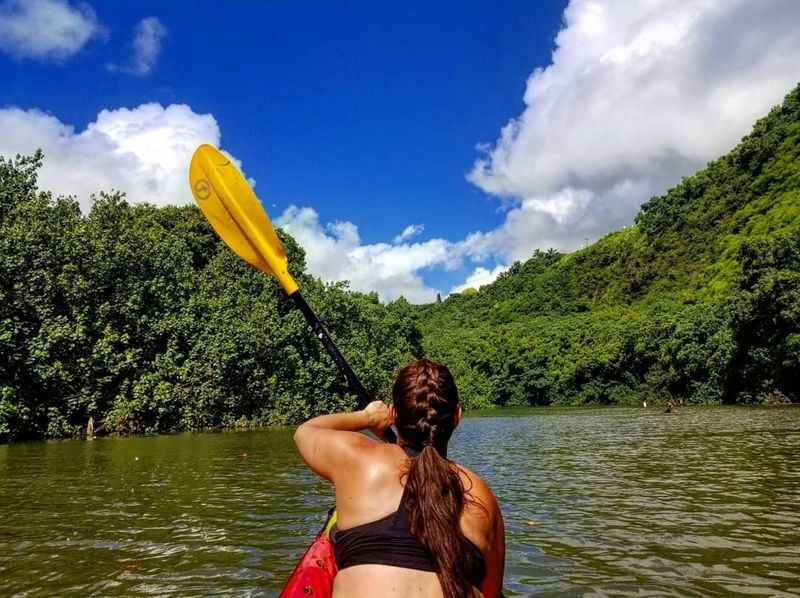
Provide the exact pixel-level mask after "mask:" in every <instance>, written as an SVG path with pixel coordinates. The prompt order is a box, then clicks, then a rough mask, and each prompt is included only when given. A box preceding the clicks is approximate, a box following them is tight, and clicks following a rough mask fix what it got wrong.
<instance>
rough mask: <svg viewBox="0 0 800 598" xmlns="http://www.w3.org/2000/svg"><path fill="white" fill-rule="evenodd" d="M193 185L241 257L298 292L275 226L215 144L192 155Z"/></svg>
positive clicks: (200, 203) (202, 206)
mask: <svg viewBox="0 0 800 598" xmlns="http://www.w3.org/2000/svg"><path fill="white" fill-rule="evenodd" d="M189 184H190V185H191V189H192V194H193V195H194V198H195V201H197V205H198V206H200V210H201V211H202V212H203V214H204V215H205V217H206V219H207V220H208V222H209V223H210V224H211V227H212V228H213V229H214V231H216V233H217V234H218V235H219V236H220V238H221V239H222V240H223V241H225V243H226V244H227V245H228V247H230V248H231V249H232V250H233V251H234V252H235V253H236V254H237V255H238V256H239V257H241V258H242V259H243V260H245V261H246V262H247V263H249V264H250V265H251V266H253V267H255V268H258V269H259V270H261V271H262V272H266V273H267V274H271V275H272V276H274V277H275V278H277V279H278V282H280V283H281V286H282V287H283V288H284V290H285V291H286V292H287V293H289V294H292V293H293V292H294V291H296V290H297V283H295V281H294V279H293V278H292V276H291V275H290V274H289V269H288V259H287V258H286V251H285V250H284V248H283V244H282V243H281V242H280V239H278V235H277V234H276V233H275V229H274V228H273V227H272V223H271V222H270V220H269V217H268V216H267V213H266V212H265V211H264V208H263V207H262V206H261V202H260V201H259V200H258V197H256V194H255V193H253V190H252V188H251V187H250V185H249V184H248V183H247V181H246V180H245V178H244V177H243V176H242V173H240V172H239V169H237V168H236V166H235V165H234V164H233V163H232V162H231V161H230V159H228V158H227V157H226V156H225V155H224V154H223V153H222V152H220V151H219V150H218V149H216V148H215V147H213V146H211V145H201V146H200V147H198V148H197V150H196V151H195V153H194V155H193V156H192V162H191V164H190V166H189Z"/></svg>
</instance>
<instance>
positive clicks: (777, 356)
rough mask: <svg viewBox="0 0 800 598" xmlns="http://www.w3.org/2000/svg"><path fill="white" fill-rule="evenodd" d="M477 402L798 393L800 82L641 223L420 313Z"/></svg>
mask: <svg viewBox="0 0 800 598" xmlns="http://www.w3.org/2000/svg"><path fill="white" fill-rule="evenodd" d="M419 325H420V328H421V330H422V333H423V338H424V347H425V350H426V352H427V353H428V354H429V355H430V356H431V357H432V358H434V359H439V360H441V361H444V362H446V363H448V364H450V365H451V367H452V368H453V370H454V373H455V374H456V375H457V379H458V380H459V382H460V384H461V388H462V393H463V395H464V398H465V399H466V401H467V402H468V403H469V404H471V405H473V406H489V405H490V404H500V405H527V404H540V405H547V404H553V403H558V404H584V403H622V404H626V403H629V404H633V403H638V402H639V401H641V400H642V399H647V398H650V399H656V400H659V399H660V400H664V399H667V398H683V399H685V400H687V401H690V402H697V403H717V402H765V401H784V400H787V399H790V400H798V398H800V376H798V372H799V371H800V370H798V366H799V365H800V334H798V333H800V87H798V88H796V89H795V90H794V91H792V92H791V93H790V94H789V95H788V96H787V97H786V99H785V101H784V103H783V105H782V106H779V107H777V108H775V109H773V110H772V112H771V113H770V114H769V115H768V116H767V117H766V118H764V119H762V120H759V121H758V122H757V123H756V125H755V127H754V129H753V131H752V133H751V134H750V135H749V136H747V137H746V138H745V139H743V140H742V142H741V143H740V144H739V145H738V146H737V147H736V148H735V149H734V150H733V151H731V152H730V153H729V154H728V155H726V156H724V157H722V158H720V159H719V160H717V161H715V162H712V163H710V164H709V165H708V166H707V167H706V168H705V169H704V170H702V171H700V172H698V173H697V174H695V175H694V176H691V177H689V178H686V179H684V180H683V181H682V182H681V183H680V184H679V185H678V186H676V187H675V188H674V189H671V190H670V191H669V192H668V193H667V194H666V195H664V196H661V197H655V198H653V199H651V200H650V201H649V202H647V203H646V204H644V205H643V206H642V208H641V211H640V212H639V215H638V216H637V218H636V223H635V225H633V226H630V227H627V228H625V229H623V230H620V231H617V232H614V233H611V234H609V235H607V236H606V237H605V238H603V239H601V240H599V241H598V242H596V243H594V244H593V245H591V246H589V247H587V248H585V249H583V250H580V251H576V252H574V253H571V254H568V255H560V254H558V253H557V252H554V251H549V252H537V253H536V254H535V255H534V256H533V257H531V259H529V260H528V261H526V262H524V263H516V264H514V265H513V267H512V268H511V269H510V270H509V271H508V272H506V273H505V274H503V275H502V276H500V277H499V279H498V280H497V281H496V282H494V283H493V284H491V285H488V286H486V287H483V288H481V289H480V290H479V291H478V292H477V293H469V294H462V295H454V296H451V297H449V298H448V299H447V300H446V301H444V302H443V303H441V304H433V305H429V306H425V307H423V308H422V309H421V312H420V321H419Z"/></svg>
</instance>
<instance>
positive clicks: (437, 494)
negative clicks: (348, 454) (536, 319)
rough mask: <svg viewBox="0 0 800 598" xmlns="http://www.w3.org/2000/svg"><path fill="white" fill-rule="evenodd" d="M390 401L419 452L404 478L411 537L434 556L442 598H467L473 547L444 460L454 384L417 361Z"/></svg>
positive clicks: (461, 496)
mask: <svg viewBox="0 0 800 598" xmlns="http://www.w3.org/2000/svg"><path fill="white" fill-rule="evenodd" d="M392 400H393V403H394V409H395V413H396V419H395V425H396V426H397V432H398V435H399V436H400V439H401V440H402V441H403V443H404V444H406V445H407V446H409V447H411V448H412V449H415V450H417V451H419V454H418V455H417V456H416V457H414V458H412V459H411V463H410V465H409V468H408V471H407V472H406V474H405V475H406V507H407V509H408V513H409V521H410V524H411V533H412V534H413V535H414V536H415V537H416V538H417V539H418V540H419V541H420V542H421V543H422V544H423V545H424V546H425V547H426V548H427V549H428V550H430V552H431V554H433V557H434V560H435V562H436V567H437V575H438V576H439V583H440V584H441V586H442V592H443V594H444V598H467V597H469V596H472V595H473V589H472V584H471V583H470V581H469V580H470V577H471V575H470V573H471V571H472V565H473V559H474V556H475V555H474V552H475V547H474V545H473V544H472V543H471V542H470V541H469V540H467V538H466V537H465V536H464V534H463V533H462V531H461V525H460V521H461V513H462V511H463V509H464V504H465V502H466V498H465V495H466V491H465V488H464V485H463V483H462V481H461V476H460V475H459V473H458V470H457V469H456V467H455V465H454V464H453V463H452V462H451V461H449V460H448V459H447V443H448V441H449V440H450V436H451V435H452V433H453V430H454V429H455V427H456V424H457V423H458V422H457V418H458V406H459V400H458V390H457V389H456V384H455V381H454V380H453V376H452V374H451V373H450V370H448V369H447V367H445V366H444V365H441V364H439V363H435V362H433V361H430V360H428V359H420V360H419V361H415V362H414V363H411V364H409V365H407V366H406V367H404V368H403V369H402V370H400V373H399V374H398V376H397V379H396V380H395V383H394V388H393V389H392Z"/></svg>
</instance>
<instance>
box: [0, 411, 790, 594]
mask: <svg viewBox="0 0 800 598" xmlns="http://www.w3.org/2000/svg"><path fill="white" fill-rule="evenodd" d="M798 447H800V409H791V408H787V409H764V410H755V409H753V410H748V409H703V410H690V409H686V410H684V411H683V412H682V413H680V414H678V415H672V416H668V415H662V414H660V413H656V412H655V411H654V410H644V409H638V410H632V409H613V410H592V411H581V412H566V413H565V412H560V413H548V412H541V411H537V412H529V413H527V414H518V413H517V414H514V415H513V416H511V417H508V416H507V417H480V418H468V419H467V420H465V421H464V423H463V425H462V427H461V429H460V430H459V431H458V432H457V435H456V437H455V439H454V446H453V457H454V458H455V459H456V460H458V461H461V462H463V463H465V464H466V465H468V466H470V467H472V468H474V469H475V470H477V471H478V472H479V473H480V474H481V475H483V476H484V477H485V478H486V479H487V480H488V481H489V483H490V484H491V485H492V486H493V487H494V489H495V491H496V493H497V495H498V497H499V499H500V502H501V504H502V506H503V510H504V513H505V516H506V522H507V540H508V557H507V574H506V588H507V591H508V594H509V595H527V594H537V595H548V594H551V595H555V594H558V595H564V594H567V595H582V594H595V595H626V594H637V595H675V596H678V595H680V596H692V595H694V596H708V595H720V594H734V593H742V594H761V595H772V596H775V595H798V594H800V464H798V460H797V455H798ZM330 504H331V493H330V491H329V489H328V487H327V486H326V484H324V483H322V482H319V481H317V480H316V479H315V478H314V477H313V476H312V475H311V474H310V473H308V472H307V471H306V470H305V468H304V467H303V465H302V463H301V462H300V460H299V459H298V457H297V456H296V455H295V453H294V450H293V447H292V445H291V435H290V432H289V431H281V430H276V431H265V432H253V433H226V434H195V435H189V434H186V435H180V436H167V437H156V438H134V439H101V440H96V441H94V442H80V441H68V442H50V443H38V444H25V445H16V446H0V595H11V594H19V595H81V596H83V595H132V594H176V595H197V594H214V595H221V594H229V595H265V596H274V595H276V594H277V593H278V591H279V589H280V587H281V585H282V583H283V581H284V580H285V578H286V576H287V575H288V573H289V572H290V571H291V569H292V567H293V566H294V564H295V561H296V560H297V558H298V556H299V555H300V553H301V552H302V551H303V549H304V547H305V546H306V545H307V544H308V542H309V541H310V540H311V538H312V536H313V535H314V534H315V532H316V531H317V528H318V527H319V525H320V523H321V521H322V517H323V513H324V512H325V510H326V509H327V508H328V507H329V506H330Z"/></svg>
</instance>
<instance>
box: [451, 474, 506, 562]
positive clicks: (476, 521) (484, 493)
mask: <svg viewBox="0 0 800 598" xmlns="http://www.w3.org/2000/svg"><path fill="white" fill-rule="evenodd" d="M457 467H458V473H459V475H460V476H461V483H462V484H463V485H464V491H465V494H466V501H465V503H464V512H463V515H462V519H461V527H462V530H463V531H464V534H465V535H466V536H467V538H469V539H470V540H471V541H472V543H473V544H475V545H476V546H477V547H478V548H479V549H480V550H481V552H483V553H486V552H488V551H490V550H491V547H492V546H493V545H494V544H495V535H496V532H497V529H498V522H500V521H502V515H501V513H500V506H499V504H498V502H497V498H496V497H495V495H494V492H492V489H491V488H490V487H489V484H487V483H486V481H485V480H484V479H483V478H481V477H480V476H479V475H478V474H477V473H475V472H474V471H472V470H471V469H469V468H468V467H464V466H463V465H458V464H457Z"/></svg>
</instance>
